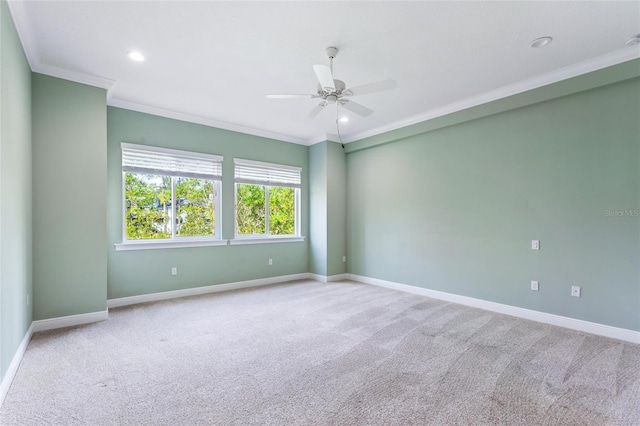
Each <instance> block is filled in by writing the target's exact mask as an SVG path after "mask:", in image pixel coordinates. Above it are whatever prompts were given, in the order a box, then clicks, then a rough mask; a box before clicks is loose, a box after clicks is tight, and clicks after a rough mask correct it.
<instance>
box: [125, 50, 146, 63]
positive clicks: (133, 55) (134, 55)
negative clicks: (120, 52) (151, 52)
mask: <svg viewBox="0 0 640 426" xmlns="http://www.w3.org/2000/svg"><path fill="white" fill-rule="evenodd" d="M127 56H128V57H129V59H131V60H132V61H136V62H142V61H144V56H143V55H142V53H140V52H137V51H135V50H131V51H129V52H127Z"/></svg>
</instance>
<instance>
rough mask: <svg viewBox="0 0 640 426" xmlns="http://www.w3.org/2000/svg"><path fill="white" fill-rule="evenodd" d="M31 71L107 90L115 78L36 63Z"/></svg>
mask: <svg viewBox="0 0 640 426" xmlns="http://www.w3.org/2000/svg"><path fill="white" fill-rule="evenodd" d="M31 71H33V72H37V73H39V74H45V75H48V76H51V77H57V78H61V79H63V80H69V81H74V82H76V83H81V84H86V85H88V86H94V87H99V88H101V89H105V90H109V89H111V88H112V87H113V85H114V84H115V83H116V82H115V80H111V79H109V78H106V77H99V76H97V75H91V74H84V73H81V72H76V71H70V70H68V69H64V68H58V67H54V66H52V65H46V64H43V63H38V64H36V66H32V67H31Z"/></svg>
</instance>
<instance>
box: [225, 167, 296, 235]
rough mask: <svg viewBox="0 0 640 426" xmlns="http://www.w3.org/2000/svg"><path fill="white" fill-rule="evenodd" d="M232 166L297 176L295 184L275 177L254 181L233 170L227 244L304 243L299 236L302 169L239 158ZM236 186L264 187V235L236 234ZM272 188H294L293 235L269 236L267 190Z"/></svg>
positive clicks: (260, 178)
mask: <svg viewBox="0 0 640 426" xmlns="http://www.w3.org/2000/svg"><path fill="white" fill-rule="evenodd" d="M233 162H234V166H236V168H237V166H238V165H240V166H245V167H251V166H254V167H255V168H257V169H273V170H275V171H276V172H277V171H284V172H285V173H287V172H291V173H292V174H296V173H297V175H298V181H297V182H286V181H281V180H279V179H278V178H277V177H271V178H268V177H265V176H263V177H259V178H255V179H247V178H242V177H240V178H239V177H238V176H237V170H234V175H235V182H234V212H233V224H234V226H233V232H234V239H233V240H231V241H230V242H229V243H230V244H231V245H238V244H259V243H275V242H298V241H304V237H303V236H302V235H301V232H302V228H301V219H300V216H301V214H300V213H301V209H300V203H301V200H300V199H301V180H302V176H301V175H302V168H301V167H297V166H289V165H284V164H276V163H265V162H262V161H254V160H245V159H241V158H234V159H233ZM238 184H250V185H260V186H264V187H265V233H264V234H238ZM272 186H281V187H285V188H294V191H295V192H294V228H295V231H294V232H295V233H294V234H290V235H271V234H269V189H270V187H272Z"/></svg>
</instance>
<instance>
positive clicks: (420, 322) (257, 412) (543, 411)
mask: <svg viewBox="0 0 640 426" xmlns="http://www.w3.org/2000/svg"><path fill="white" fill-rule="evenodd" d="M0 423H1V424H2V425H23V424H25V425H49V424H50V425H111V424H113V425H118V424H132V425H190V424H202V425H205V424H207V425H208V424H220V425H227V424H273V425H292V424H311V425H334V424H335V425H338V424H339V425H351V424H403V425H404V424H421V425H422V424H434V425H445V424H479V425H484V424H505V425H536V424H541V425H543V424H553V425H590V424H594V425H595V424H620V425H623V424H626V425H640V345H633V344H629V343H624V342H620V341H616V340H611V339H607V338H602V337H596V336H592V335H588V334H584V333H579V332H574V331H569V330H565V329H562V328H557V327H552V326H547V325H542V324H538V323H535V322H530V321H525V320H520V319H516V318H512V317H508V316H504V315H499V314H494V313H491V312H487V311H482V310H478V309H473V308H468V307H465V306H460V305H455V304H451V303H446V302H442V301H438V300H433V299H428V298H424V297H420V296H415V295H410V294H405V293H400V292H395V291H392V290H386V289H382V288H377V287H372V286H367V285H364V284H356V283H350V282H344V283H329V284H321V283H317V282H312V281H301V282H295V283H288V284H281V285H275V286H269V287H262V288H256V289H251V290H244V291H235V292H229V293H218V294H213V295H207V296H200V297H193V298H185V299H177V300H172V301H166V302H158V303H153V304H146V305H138V306H131V307H126V308H121V309H113V310H111V312H110V317H109V320H108V321H105V322H102V323H98V324H92V325H87V326H82V327H75V328H71V329H64V330H55V331H50V332H43V333H37V334H36V335H34V336H33V339H32V341H31V344H30V345H29V348H28V350H27V352H26V354H25V356H24V359H23V361H22V364H21V365H20V369H19V371H18V373H17V376H16V378H15V380H14V382H13V385H12V387H11V389H10V391H9V394H8V395H7V398H6V400H5V403H4V404H3V406H2V408H1V410H0Z"/></svg>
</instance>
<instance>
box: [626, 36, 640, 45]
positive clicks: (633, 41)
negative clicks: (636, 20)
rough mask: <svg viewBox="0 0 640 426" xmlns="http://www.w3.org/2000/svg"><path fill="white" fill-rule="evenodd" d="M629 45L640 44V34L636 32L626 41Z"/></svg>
mask: <svg viewBox="0 0 640 426" xmlns="http://www.w3.org/2000/svg"><path fill="white" fill-rule="evenodd" d="M626 44H627V46H635V45H638V44H640V34H636V35H634V36H633V37H631V38H630V39H629V40H627V42H626Z"/></svg>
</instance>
